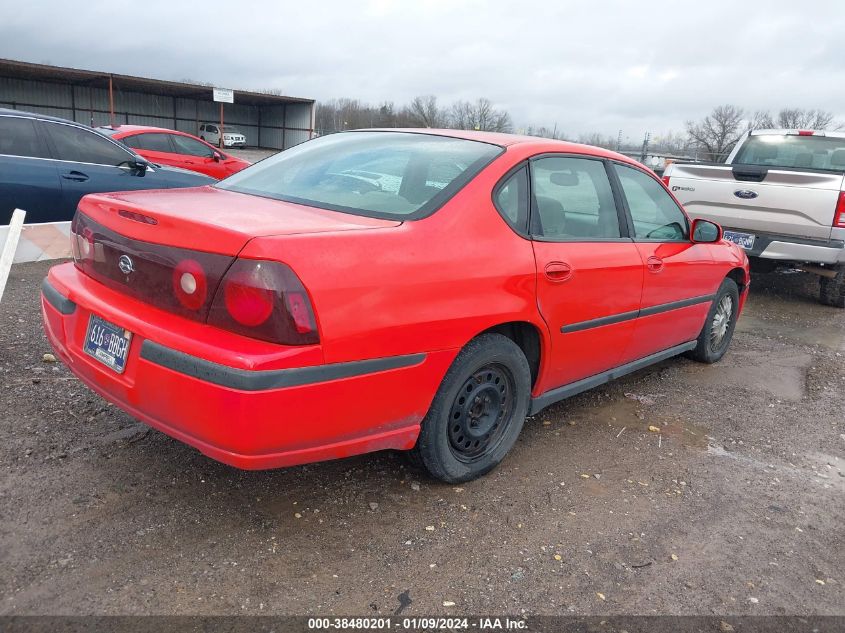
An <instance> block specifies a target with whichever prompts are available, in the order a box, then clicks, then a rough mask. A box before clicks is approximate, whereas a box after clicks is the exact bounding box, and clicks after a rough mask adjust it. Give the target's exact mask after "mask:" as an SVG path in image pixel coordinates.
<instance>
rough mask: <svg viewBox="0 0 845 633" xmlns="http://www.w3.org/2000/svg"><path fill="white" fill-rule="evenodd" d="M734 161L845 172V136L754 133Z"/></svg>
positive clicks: (735, 162)
mask: <svg viewBox="0 0 845 633" xmlns="http://www.w3.org/2000/svg"><path fill="white" fill-rule="evenodd" d="M733 164H734V165H763V166H766V167H791V168H795V169H819V170H823V171H840V172H845V138H835V137H831V136H815V135H814V136H798V135H793V134H790V135H787V134H759V135H753V136H749V137H748V139H747V140H746V141H745V143H743V144H742V147H740V148H739V152H738V153H737V155H736V157H735V158H734V160H733Z"/></svg>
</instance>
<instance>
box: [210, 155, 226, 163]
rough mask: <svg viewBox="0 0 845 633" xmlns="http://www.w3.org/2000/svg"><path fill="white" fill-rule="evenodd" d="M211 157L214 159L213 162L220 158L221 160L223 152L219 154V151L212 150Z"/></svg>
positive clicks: (218, 160)
mask: <svg viewBox="0 0 845 633" xmlns="http://www.w3.org/2000/svg"><path fill="white" fill-rule="evenodd" d="M211 157H212V158H213V159H214V162H215V163H219V162H220V161H221V160H223V154H221V153H220V152H214V153H213V154H212V155H211Z"/></svg>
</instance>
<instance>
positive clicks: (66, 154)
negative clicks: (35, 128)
mask: <svg viewBox="0 0 845 633" xmlns="http://www.w3.org/2000/svg"><path fill="white" fill-rule="evenodd" d="M42 124H43V125H44V128H45V129H46V130H47V134H48V135H49V137H50V140H51V141H52V142H53V148H54V149H55V151H56V155H55V156H54V158H55V159H57V160H66V161H71V162H75V163H92V164H95V165H122V164H124V163H126V162H127V161H129V160H132V158H133V155H132V154H130V153H129V152H127V151H124V150H122V149H120V146H119V145H117V144H115V143H112V142H111V141H108V140H106V139H105V138H103V137H102V136H100V135H99V134H96V133H95V132H89V131H88V130H83V129H82V128H78V127H75V126H73V125H62V124H60V123H47V122H42Z"/></svg>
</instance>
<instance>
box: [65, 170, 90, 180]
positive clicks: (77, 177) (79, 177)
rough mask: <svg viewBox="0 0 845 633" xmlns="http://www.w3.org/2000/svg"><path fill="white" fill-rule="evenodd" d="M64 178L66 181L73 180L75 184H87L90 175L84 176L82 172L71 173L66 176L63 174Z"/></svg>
mask: <svg viewBox="0 0 845 633" xmlns="http://www.w3.org/2000/svg"><path fill="white" fill-rule="evenodd" d="M62 178H64V179H65V180H73V181H74V182H85V181H86V180H88V175H87V174H83V173H82V172H81V171H69V172H68V173H66V174H62Z"/></svg>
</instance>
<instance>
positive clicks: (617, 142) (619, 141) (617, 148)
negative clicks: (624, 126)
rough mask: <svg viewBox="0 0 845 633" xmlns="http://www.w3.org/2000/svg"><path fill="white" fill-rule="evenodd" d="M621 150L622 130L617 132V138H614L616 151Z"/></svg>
mask: <svg viewBox="0 0 845 633" xmlns="http://www.w3.org/2000/svg"><path fill="white" fill-rule="evenodd" d="M621 149H622V130H619V136H617V137H616V151H617V152H618V151H620V150H621Z"/></svg>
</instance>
